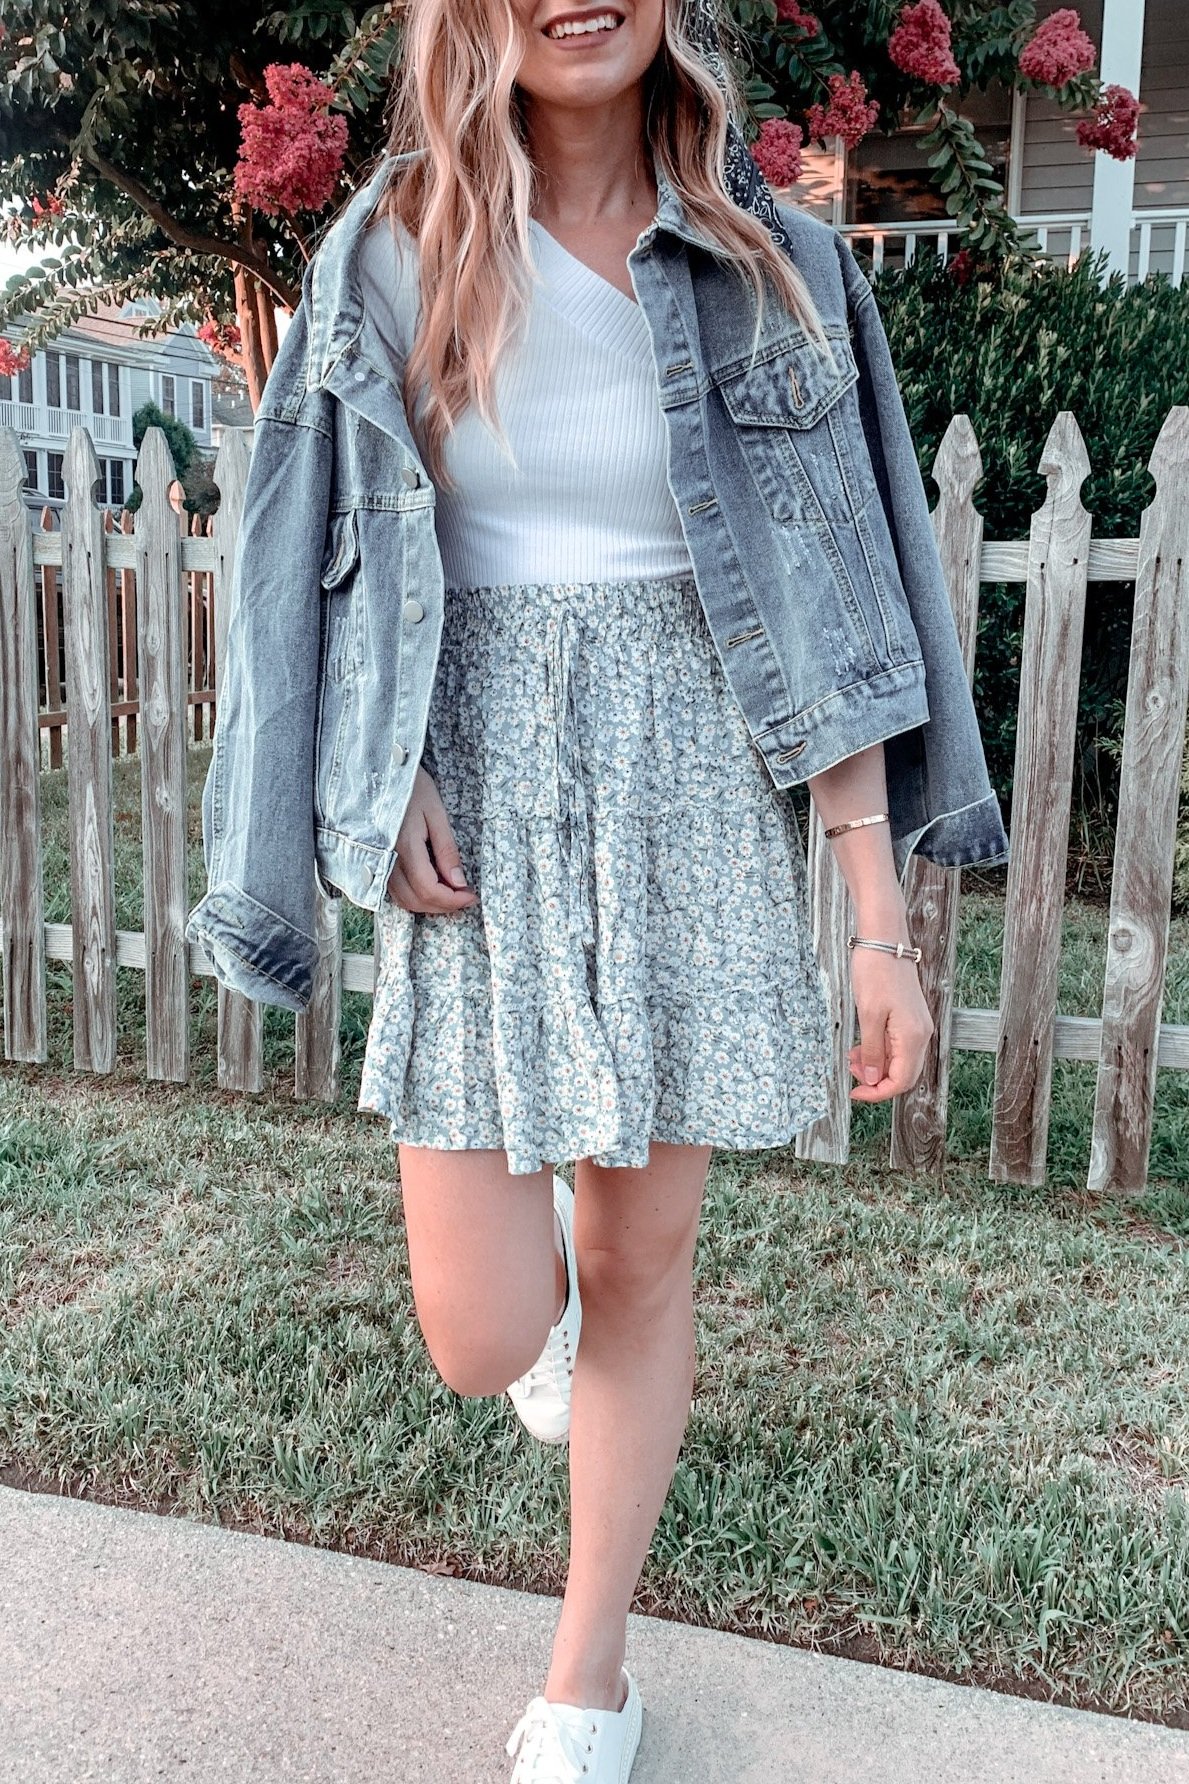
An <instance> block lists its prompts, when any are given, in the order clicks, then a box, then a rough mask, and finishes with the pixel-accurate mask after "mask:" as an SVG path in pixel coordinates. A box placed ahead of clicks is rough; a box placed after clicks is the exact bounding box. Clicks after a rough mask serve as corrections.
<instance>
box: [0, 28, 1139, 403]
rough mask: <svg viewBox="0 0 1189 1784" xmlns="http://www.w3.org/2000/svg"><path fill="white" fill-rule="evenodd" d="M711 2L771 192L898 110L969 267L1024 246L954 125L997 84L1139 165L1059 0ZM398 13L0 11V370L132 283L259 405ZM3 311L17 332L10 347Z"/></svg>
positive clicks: (1027, 242) (385, 64)
mask: <svg viewBox="0 0 1189 1784" xmlns="http://www.w3.org/2000/svg"><path fill="white" fill-rule="evenodd" d="M723 6H724V26H725V37H726V48H727V53H728V54H729V55H731V57H732V58H733V59H734V60H735V61H736V62H737V64H738V71H739V75H740V80H741V82H742V84H743V90H744V92H745V95H746V99H747V105H748V110H749V114H750V116H749V117H748V119H747V120H746V121H745V122H746V126H747V129H748V134H749V137H750V138H751V139H753V140H752V153H753V154H754V155H755V158H756V161H757V163H758V165H759V166H760V167H761V168H762V169H763V171H764V173H765V174H766V175H767V176H768V177H769V179H770V180H772V181H773V183H775V184H777V185H781V186H785V185H795V183H796V180H797V178H798V177H799V174H800V161H801V147H802V145H803V143H804V142H806V141H808V140H811V139H822V140H824V139H825V138H826V137H827V136H829V135H832V134H840V135H842V136H843V137H845V138H846V140H847V141H848V142H851V143H855V142H858V141H859V140H861V138H862V137H863V136H864V135H865V134H867V133H868V132H869V131H871V130H873V129H877V128H883V129H887V128H891V127H893V126H894V125H895V124H897V123H898V122H899V120H900V118H901V117H902V116H903V114H904V111H905V108H906V107H908V108H915V110H916V113H917V117H918V121H920V122H925V123H928V125H929V131H928V134H927V136H926V139H925V146H926V149H927V151H928V155H929V163H930V165H931V167H932V168H933V177H934V180H935V182H936V184H937V186H938V189H939V190H940V191H941V193H942V194H943V195H944V197H945V203H946V207H947V209H948V211H949V212H950V214H951V215H952V216H953V217H954V218H955V223H956V226H957V227H958V228H959V229H961V230H962V231H963V233H964V237H965V241H966V243H967V244H968V248H967V249H966V250H965V252H967V254H968V253H969V248H970V247H975V248H984V249H986V250H988V251H989V252H995V251H1004V252H1014V251H1026V250H1028V249H1033V248H1035V246H1036V244H1035V242H1034V241H1033V240H1032V239H1031V238H1022V237H1021V235H1020V232H1019V231H1018V230H1017V228H1016V226H1015V224H1014V223H1013V222H1012V219H1011V218H1010V217H1009V216H1008V215H1007V212H1006V209H1005V207H1004V202H1003V192H1002V190H1001V188H1000V186H999V184H998V182H997V181H996V180H995V178H994V176H993V174H992V171H991V168H990V166H989V164H988V162H987V160H986V158H985V156H984V155H983V152H982V149H981V147H980V145H979V143H978V140H977V138H976V136H975V134H974V131H973V129H972V128H971V126H970V125H969V123H968V122H967V121H966V120H965V119H964V118H963V117H962V115H961V111H960V103H961V96H962V94H963V93H964V92H966V91H968V90H969V88H970V87H972V86H982V85H985V84H986V83H987V82H988V81H990V80H991V79H992V78H998V79H999V80H1002V81H1005V82H1008V83H1013V84H1016V85H1020V86H1024V87H1029V88H1039V89H1042V90H1044V91H1046V92H1050V93H1052V94H1054V95H1055V96H1056V98H1057V99H1058V101H1059V103H1060V104H1062V105H1065V106H1069V107H1071V108H1072V109H1074V110H1077V111H1080V112H1081V113H1082V114H1083V117H1082V120H1081V122H1080V123H1079V126H1078V134H1079V137H1080V139H1081V140H1082V141H1083V142H1084V143H1085V145H1086V147H1087V149H1095V148H1098V149H1102V150H1104V151H1105V152H1106V153H1108V154H1116V155H1120V156H1125V155H1129V154H1134V152H1135V125H1136V117H1137V113H1138V107H1137V105H1136V102H1135V100H1134V99H1133V97H1132V96H1131V95H1130V94H1128V93H1127V92H1126V90H1125V89H1123V88H1120V87H1106V88H1102V87H1101V85H1100V83H1099V82H1098V80H1097V78H1096V77H1095V75H1094V72H1093V65H1094V60H1095V52H1094V45H1093V43H1092V42H1091V41H1090V39H1089V38H1088V37H1087V36H1086V34H1085V32H1084V31H1083V30H1082V28H1081V22H1080V18H1079V16H1078V13H1077V11H1076V9H1075V8H1073V7H1067V8H1063V9H1061V10H1060V11H1059V12H1057V13H1054V14H1052V15H1051V16H1050V17H1049V18H1048V19H1047V20H1045V21H1043V22H1040V23H1039V24H1038V22H1037V19H1036V8H1035V4H1034V3H1033V0H1008V3H1007V4H1006V5H991V4H988V3H987V0H949V10H948V12H947V11H945V10H944V9H943V8H942V6H941V5H940V4H939V3H938V0H916V3H915V4H908V5H904V4H887V3H885V0H863V3H860V4H856V3H855V0H818V3H817V4H816V5H815V6H814V7H813V9H812V10H811V9H810V7H809V6H808V5H806V4H803V3H802V0H723ZM401 10H402V8H401V4H400V0H394V3H389V4H383V5H378V6H372V7H370V8H368V9H366V10H364V11H359V10H358V9H356V8H355V7H352V6H349V5H344V4H340V3H338V0H299V3H298V4H296V5H289V6H286V7H281V8H279V9H278V8H276V7H261V6H253V5H252V4H250V0H243V3H237V4H230V3H229V0H203V4H202V5H201V6H199V5H189V4H182V3H181V0H122V3H121V4H119V5H116V4H114V0H78V4H75V5H72V6H71V7H70V9H69V10H68V11H67V10H66V9H65V8H63V6H62V0H5V5H4V16H3V22H2V23H0V205H2V206H3V208H4V210H5V211H6V213H7V216H6V227H7V233H8V236H9V238H10V240H12V241H14V242H19V243H21V244H23V245H25V246H28V247H32V248H34V249H36V250H38V251H39V253H40V254H41V255H42V259H41V261H40V264H39V265H38V266H37V267H35V268H34V269H33V270H31V271H29V272H25V273H18V274H16V275H14V277H13V278H11V279H10V280H9V282H8V285H7V286H6V287H5V289H4V291H3V292H0V372H3V371H6V370H11V369H12V368H13V367H14V366H16V365H17V364H19V363H21V361H22V359H23V358H24V356H26V355H27V354H28V353H29V352H31V351H33V350H35V349H36V348H38V347H40V346H43V345H45V344H46V343H47V342H49V341H50V340H52V339H53V338H54V337H55V336H56V335H57V334H59V333H60V332H61V331H62V330H63V329H64V328H66V327H68V326H69V325H70V323H71V322H73V321H75V320H77V319H78V318H79V317H80V316H83V315H85V314H87V313H88V312H90V311H92V310H94V309H95V308H96V307H97V305H98V304H100V303H101V302H105V301H108V302H120V301H124V300H127V299H129V298H135V297H139V296H142V295H145V294H151V295H153V296H155V297H156V298H157V299H158V300H159V301H160V302H161V303H162V305H163V306H164V316H163V317H159V318H154V319H153V320H152V321H146V322H145V323H144V324H143V325H142V326H143V329H144V330H145V331H147V330H148V329H150V328H159V327H160V326H161V323H162V321H164V322H165V323H167V324H168V323H171V322H172V323H177V322H181V321H193V322H195V323H196V324H197V325H198V332H199V334H200V335H201V337H202V338H203V339H204V340H205V341H207V342H208V343H209V344H210V346H211V347H212V348H214V350H215V351H216V352H218V353H220V354H222V355H223V356H224V357H226V358H227V359H228V360H230V361H232V362H233V363H235V364H238V365H239V366H241V367H242V369H243V371H244V373H245V375H246V378H247V383H248V390H249V395H250V397H251V400H252V403H253V405H255V404H256V403H257V402H258V401H259V398H260V393H261V390H262V388H263V385H264V380H265V378H266V376H267V374H268V370H269V367H270V366H271V364H272V361H273V358H274V356H275V353H276V346H277V335H276V323H275V313H276V306H277V305H280V306H282V307H283V308H285V309H288V310H292V309H293V308H294V307H295V305H296V303H297V300H298V296H299V293H300V285H301V274H302V269H303V267H304V265H305V263H306V262H307V261H308V259H309V257H310V254H311V252H312V250H313V246H314V245H315V242H316V239H317V236H318V234H319V232H320V230H321V229H322V228H323V227H324V225H325V223H326V222H327V221H328V220H329V218H330V216H332V215H333V214H334V211H335V209H336V208H337V203H338V201H339V200H341V198H342V197H343V196H344V195H345V192H346V191H347V190H348V189H349V187H350V185H351V184H352V183H353V181H354V179H355V177H356V176H357V174H358V173H359V172H360V171H361V170H362V168H363V167H364V166H366V164H367V163H368V162H369V161H370V160H371V159H372V157H373V156H374V155H375V153H376V152H377V151H378V150H379V149H380V147H381V146H382V144H383V141H384V137H385V123H384V110H385V99H386V95H387V90H388V85H389V82H390V79H391V76H392V74H393V72H394V70H395V69H396V67H397V65H398V62H399V58H400V54H401V45H402V32H401ZM47 251H48V252H47ZM29 318H31V319H32V320H31V323H30V322H29V321H28V320H27V319H29ZM18 319H20V320H21V321H22V322H23V323H24V324H25V326H24V329H23V333H22V334H21V338H20V340H19V342H12V341H8V340H5V339H4V338H3V337H4V334H5V331H6V330H7V331H10V332H11V330H12V327H13V324H14V323H15V322H17V320H18Z"/></svg>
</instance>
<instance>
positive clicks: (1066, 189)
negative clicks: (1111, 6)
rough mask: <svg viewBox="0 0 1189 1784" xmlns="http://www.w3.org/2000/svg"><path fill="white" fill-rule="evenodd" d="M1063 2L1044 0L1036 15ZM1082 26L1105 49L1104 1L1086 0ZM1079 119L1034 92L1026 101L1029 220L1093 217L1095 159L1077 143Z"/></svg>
mask: <svg viewBox="0 0 1189 1784" xmlns="http://www.w3.org/2000/svg"><path fill="white" fill-rule="evenodd" d="M1063 3H1064V0H1041V4H1040V5H1039V6H1038V7H1037V9H1036V10H1037V16H1038V17H1040V18H1045V17H1047V16H1048V14H1049V13H1051V12H1056V11H1057V10H1058V9H1059V7H1060V6H1061V5H1062V4H1063ZM1078 11H1079V12H1080V13H1081V16H1082V24H1083V25H1084V26H1085V29H1086V31H1087V32H1088V33H1089V35H1090V36H1091V37H1092V38H1093V39H1094V42H1095V44H1097V45H1098V46H1099V48H1101V45H1102V0H1081V4H1080V5H1079V7H1078ZM1076 131H1077V119H1076V117H1074V116H1073V115H1072V114H1071V113H1070V112H1066V111H1062V110H1061V107H1060V106H1059V105H1058V104H1057V103H1056V101H1055V100H1052V99H1048V98H1046V97H1044V96H1043V95H1042V94H1039V93H1029V94H1028V95H1027V97H1026V99H1025V100H1024V128H1023V153H1022V155H1021V157H1020V210H1021V212H1022V214H1023V215H1024V216H1037V215H1039V216H1046V217H1047V216H1052V215H1057V216H1066V215H1069V214H1071V213H1072V214H1075V215H1078V216H1084V217H1085V218H1086V219H1087V221H1088V220H1089V216H1090V199H1091V194H1092V192H1093V187H1094V157H1093V156H1092V155H1091V154H1090V152H1089V150H1087V149H1084V148H1083V147H1082V145H1081V143H1080V142H1079V141H1078V139H1077V135H1076Z"/></svg>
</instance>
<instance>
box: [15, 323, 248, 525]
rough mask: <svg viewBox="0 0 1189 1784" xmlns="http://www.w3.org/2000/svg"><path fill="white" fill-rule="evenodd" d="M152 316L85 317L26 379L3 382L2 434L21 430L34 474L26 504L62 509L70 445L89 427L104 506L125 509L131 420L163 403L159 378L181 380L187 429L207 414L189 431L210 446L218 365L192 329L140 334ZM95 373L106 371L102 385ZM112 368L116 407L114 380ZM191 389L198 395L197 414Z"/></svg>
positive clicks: (131, 466) (38, 357)
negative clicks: (193, 419)
mask: <svg viewBox="0 0 1189 1784" xmlns="http://www.w3.org/2000/svg"><path fill="white" fill-rule="evenodd" d="M147 314H149V312H148V311H147V310H145V309H144V307H143V306H128V307H127V308H126V309H125V311H124V312H123V313H122V314H120V313H118V312H116V311H115V310H114V309H111V308H109V309H107V310H106V311H101V312H99V313H98V314H96V315H93V316H87V317H83V318H80V320H79V321H78V322H77V323H76V324H75V325H74V326H73V327H72V328H70V329H68V330H67V331H66V332H65V333H64V334H62V335H60V336H59V337H58V339H57V340H56V341H55V342H54V343H53V345H52V346H51V347H50V348H49V349H48V351H47V352H39V353H37V354H35V355H34V358H33V363H32V366H31V367H30V368H29V370H28V371H27V372H26V373H25V374H24V376H23V377H22V376H20V375H18V376H17V377H16V378H13V379H8V378H0V427H11V428H13V429H14V430H15V431H16V434H17V436H18V439H19V441H20V445H21V449H22V451H23V452H24V454H25V463H26V467H27V472H28V481H27V484H26V499H27V500H28V501H29V502H30V504H31V505H32V506H34V507H37V508H39V507H41V506H42V505H43V504H45V503H46V502H47V501H48V502H49V504H50V505H51V506H56V505H57V504H58V503H59V502H60V501H61V500H62V464H63V459H64V456H65V452H66V445H67V442H68V440H69V437H70V434H71V432H72V430H73V429H74V428H75V427H78V426H82V427H85V428H86V429H87V430H88V432H89V433H90V434H91V437H92V439H93V440H94V442H95V451H96V454H97V456H98V459H99V469H100V477H101V497H102V500H103V501H104V502H105V503H106V504H108V505H110V506H113V507H119V506H121V505H122V503H123V501H124V500H125V498H126V497H127V495H128V493H129V491H130V490H131V488H132V483H133V477H134V472H135V463H136V452H135V448H134V446H133V443H132V417H133V415H134V414H135V413H136V411H137V409H139V408H141V407H142V405H143V404H145V403H146V402H149V401H153V402H155V403H158V404H160V402H161V395H162V383H161V380H162V378H163V377H167V376H172V377H174V379H175V386H174V388H175V394H176V397H177V401H176V402H175V405H174V406H175V412H176V413H178V414H179V415H180V416H181V418H182V420H184V421H185V422H186V424H187V426H191V416H192V415H194V414H195V413H199V414H201V417H202V422H203V425H202V426H200V427H192V432H193V433H194V435H195V438H196V440H197V441H198V444H199V445H200V446H201V447H203V448H205V449H207V450H209V449H210V446H211V384H212V380H213V377H214V375H215V373H216V371H217V369H218V362H217V361H216V359H215V357H214V355H213V354H212V353H211V352H210V350H209V349H208V348H207V347H206V346H204V345H203V343H202V342H201V341H199V340H198V339H197V337H196V336H195V334H194V332H193V330H192V329H189V328H188V329H186V330H184V331H179V332H177V333H175V334H173V335H170V336H166V337H165V338H161V337H156V338H154V337H152V336H141V335H137V333H136V329H137V327H138V326H139V323H140V322H141V320H142V319H143V318H144V317H145V316H146V315H147ZM21 332H22V331H21V329H20V328H19V327H18V328H15V329H12V330H10V331H9V339H11V340H12V342H13V343H14V345H19V342H20V336H21ZM67 356H69V360H70V363H69V366H68V364H67ZM50 359H52V360H53V361H54V362H55V364H56V366H57V372H58V380H57V385H58V388H57V396H58V400H57V401H56V402H53V401H51V396H52V394H53V380H52V371H53V367H51V365H50V363H49V361H50ZM95 366H99V367H100V368H101V376H100V378H99V383H98V386H96V383H95V373H94V369H93V368H94V367H95ZM76 367H77V369H76ZM113 367H114V368H115V371H116V377H117V379H118V393H119V394H118V400H117V401H113V392H112V388H111V383H110V373H109V368H113ZM76 376H77V386H78V387H77V391H76V389H75V382H76ZM195 385H198V386H200V387H201V390H202V396H201V399H200V403H201V406H200V409H199V410H197V411H196V410H195V407H194V386H195Z"/></svg>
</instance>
